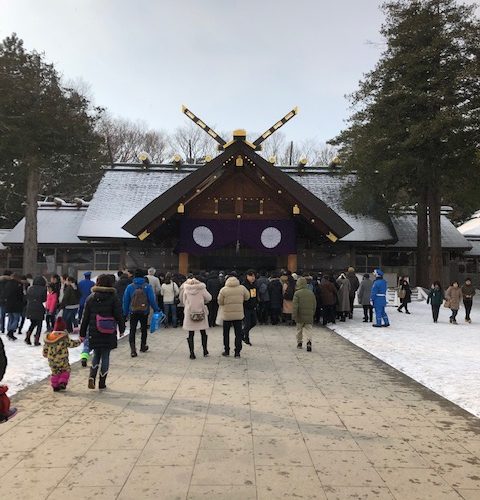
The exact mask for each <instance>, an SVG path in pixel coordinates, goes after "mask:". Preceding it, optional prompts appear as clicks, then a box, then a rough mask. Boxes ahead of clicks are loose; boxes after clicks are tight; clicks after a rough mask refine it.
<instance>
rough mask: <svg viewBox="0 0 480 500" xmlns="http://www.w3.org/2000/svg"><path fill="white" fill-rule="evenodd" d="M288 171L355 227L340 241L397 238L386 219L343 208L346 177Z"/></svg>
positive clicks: (369, 240) (372, 240)
mask: <svg viewBox="0 0 480 500" xmlns="http://www.w3.org/2000/svg"><path fill="white" fill-rule="evenodd" d="M288 173H289V174H290V176H291V177H292V178H293V179H295V180H296V181H297V182H299V183H300V184H302V185H303V186H304V187H305V188H306V189H308V190H309V191H310V192H311V193H313V194H314V195H315V196H317V197H318V198H320V199H321V200H322V201H324V202H325V203H326V204H327V205H328V206H329V207H330V208H333V209H334V210H335V212H337V214H338V215H340V217H342V219H344V220H345V222H347V223H348V224H349V225H350V226H351V227H352V228H353V231H352V232H351V233H350V234H347V236H345V237H343V238H341V239H340V241H345V242H354V241H355V242H357V241H358V242H374V241H387V242H388V241H393V240H395V235H393V234H392V232H391V230H390V228H389V227H388V224H386V223H385V222H384V221H381V220H378V219H376V218H374V217H373V216H369V215H358V216H357V215H353V214H351V213H348V212H347V211H346V210H345V209H344V208H343V204H342V199H343V197H344V195H343V193H342V189H343V187H344V186H345V182H346V181H345V178H344V177H341V176H339V175H331V174H329V173H328V172H325V173H324V172H322V173H315V174H293V173H291V172H288Z"/></svg>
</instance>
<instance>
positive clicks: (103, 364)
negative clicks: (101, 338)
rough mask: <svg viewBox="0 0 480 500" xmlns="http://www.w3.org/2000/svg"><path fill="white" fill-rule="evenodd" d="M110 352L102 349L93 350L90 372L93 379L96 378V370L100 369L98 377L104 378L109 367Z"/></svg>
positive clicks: (107, 349)
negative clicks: (92, 373)
mask: <svg viewBox="0 0 480 500" xmlns="http://www.w3.org/2000/svg"><path fill="white" fill-rule="evenodd" d="M110 351H111V349H109V348H106V347H102V348H100V349H94V350H93V358H92V370H93V371H94V375H95V376H94V378H95V377H96V376H97V371H98V368H99V367H100V377H105V376H106V375H107V373H108V369H109V367H110Z"/></svg>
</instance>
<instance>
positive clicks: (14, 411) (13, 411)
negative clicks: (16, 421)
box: [0, 408, 17, 424]
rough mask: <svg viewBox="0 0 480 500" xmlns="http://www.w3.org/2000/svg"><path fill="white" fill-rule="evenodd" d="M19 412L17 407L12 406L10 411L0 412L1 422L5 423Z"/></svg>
mask: <svg viewBox="0 0 480 500" xmlns="http://www.w3.org/2000/svg"><path fill="white" fill-rule="evenodd" d="M16 414H17V409H16V408H10V409H9V410H8V412H7V413H6V414H5V415H4V414H0V424H3V423H5V422H6V421H7V420H10V419H11V418H13V417H14V416H15V415H16Z"/></svg>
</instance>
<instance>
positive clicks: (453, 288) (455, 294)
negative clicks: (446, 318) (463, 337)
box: [445, 281, 463, 325]
mask: <svg viewBox="0 0 480 500" xmlns="http://www.w3.org/2000/svg"><path fill="white" fill-rule="evenodd" d="M462 298H463V293H462V289H461V288H460V285H459V284H458V281H454V282H453V283H452V284H451V285H450V286H449V287H448V288H447V291H446V292H445V307H448V308H450V310H451V311H452V314H451V316H450V323H453V324H454V325H456V324H457V313H458V310H459V309H460V302H461V301H462Z"/></svg>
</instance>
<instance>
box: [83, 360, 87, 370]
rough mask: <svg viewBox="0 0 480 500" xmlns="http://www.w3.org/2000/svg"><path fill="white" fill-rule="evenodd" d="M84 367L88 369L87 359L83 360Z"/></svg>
mask: <svg viewBox="0 0 480 500" xmlns="http://www.w3.org/2000/svg"><path fill="white" fill-rule="evenodd" d="M82 366H83V367H84V368H86V367H87V360H86V359H85V358H82Z"/></svg>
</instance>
